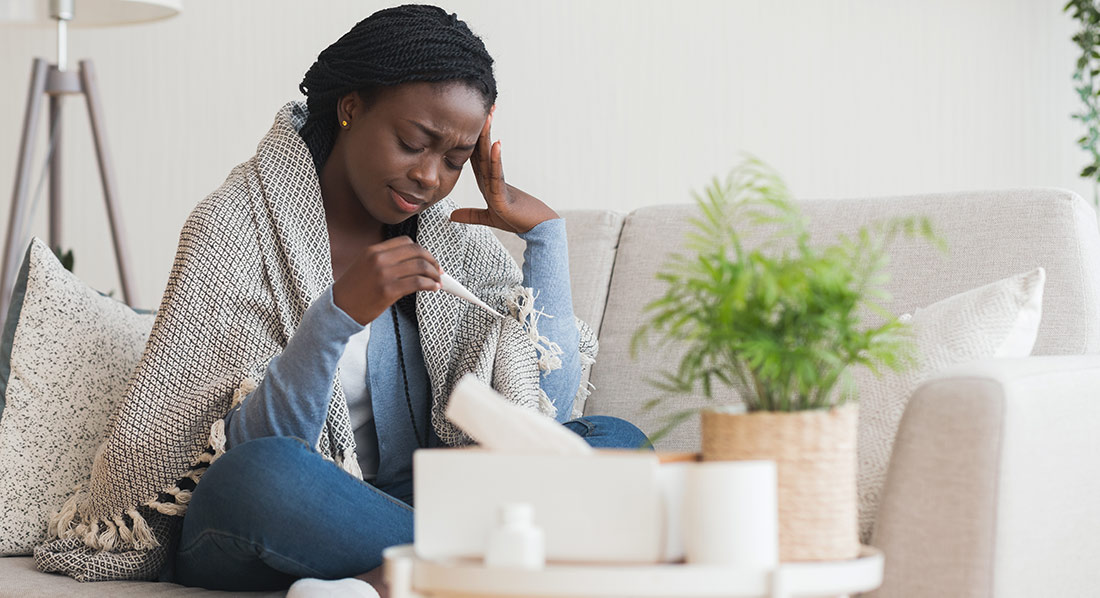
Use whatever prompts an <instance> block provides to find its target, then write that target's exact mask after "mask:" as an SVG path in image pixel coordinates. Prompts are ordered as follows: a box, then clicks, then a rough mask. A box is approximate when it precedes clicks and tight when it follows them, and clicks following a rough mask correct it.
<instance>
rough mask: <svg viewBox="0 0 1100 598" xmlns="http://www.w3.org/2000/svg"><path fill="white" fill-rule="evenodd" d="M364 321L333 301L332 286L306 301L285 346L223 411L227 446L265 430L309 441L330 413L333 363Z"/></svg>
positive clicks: (314, 438) (273, 433) (262, 433)
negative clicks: (234, 404) (259, 378)
mask: <svg viewBox="0 0 1100 598" xmlns="http://www.w3.org/2000/svg"><path fill="white" fill-rule="evenodd" d="M361 330H363V326H362V325H361V324H359V323H358V322H356V321H355V320H354V319H352V317H351V316H349V315H347V314H346V313H344V310H342V309H340V308H339V307H337V306H336V304H335V303H333V301H332V287H331V286H329V288H328V289H327V290H326V291H325V292H324V293H323V294H321V296H320V297H318V298H317V300H316V301H314V302H313V304H312V305H310V306H309V309H307V310H306V312H305V314H304V315H303V316H302V323H301V324H300V325H299V326H298V330H297V331H295V333H294V336H292V337H291V338H290V341H289V342H288V343H287V345H286V348H285V349H283V352H282V353H280V354H279V355H276V356H275V357H273V358H272V359H271V362H270V363H269V364H268V366H267V373H266V374H264V379H263V380H262V381H260V384H259V386H257V388H256V390H254V391H252V392H251V393H250V394H249V395H248V396H247V397H245V399H244V401H243V402H241V404H240V405H238V406H237V407H236V408H234V409H232V410H230V412H229V414H228V415H226V416H225V431H226V432H225V435H226V448H227V449H228V448H231V447H233V446H235V445H238V444H241V443H244V442H247V441H249V440H252V439H254V438H262V437H265V436H295V437H298V438H301V439H303V440H305V441H306V442H308V443H310V444H313V443H314V442H316V441H317V439H318V438H320V436H321V429H322V428H323V427H324V424H325V418H326V417H328V405H329V398H330V397H331V395H332V380H333V378H334V377H335V376H336V367H337V365H338V364H339V363H340V357H341V356H342V355H343V354H344V349H345V347H347V344H348V339H349V338H351V336H352V335H354V334H355V333H357V332H360V331H361Z"/></svg>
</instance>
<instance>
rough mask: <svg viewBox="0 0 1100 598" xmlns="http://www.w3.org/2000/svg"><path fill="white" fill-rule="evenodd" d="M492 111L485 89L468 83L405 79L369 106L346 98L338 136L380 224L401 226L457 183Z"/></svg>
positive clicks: (355, 187)
mask: <svg viewBox="0 0 1100 598" xmlns="http://www.w3.org/2000/svg"><path fill="white" fill-rule="evenodd" d="M487 116H488V113H487V112H486V111H485V103H484V100H483V98H482V97H481V95H480V94H479V93H478V92H476V91H474V90H473V89H472V88H471V87H469V86H468V85H466V84H464V83H460V82H446V83H420V82H418V83H403V84H401V85H396V86H394V87H388V88H384V89H382V90H381V91H380V92H379V93H378V94H377V96H376V97H375V99H374V101H373V102H372V103H371V104H370V106H367V105H366V104H365V103H364V102H363V100H362V98H361V97H359V94H357V93H352V94H348V95H347V96H345V97H344V98H343V99H341V100H340V102H339V103H338V105H337V117H338V118H339V119H340V120H346V121H347V122H348V126H347V127H346V128H341V130H340V137H339V139H338V141H337V143H338V144H342V145H343V147H342V148H341V152H339V153H337V152H334V155H336V156H337V158H338V159H342V160H343V164H342V166H343V169H344V172H346V173H347V179H348V184H349V185H350V187H351V190H352V192H353V193H354V194H355V196H356V198H358V200H359V202H360V203H361V204H362V205H363V207H364V208H365V209H366V210H367V212H368V213H369V214H370V215H371V216H372V217H373V218H374V219H375V220H377V221H378V222H382V223H385V224H397V223H399V222H401V221H403V220H405V219H407V218H409V217H410V216H412V215H413V214H416V213H419V212H423V211H424V210H426V209H427V208H428V207H430V206H431V205H433V204H434V203H436V202H437V201H439V200H441V199H443V198H444V197H446V196H447V194H449V193H450V192H451V189H454V186H455V183H457V182H458V175H459V174H461V172H462V167H463V164H465V163H466V160H468V159H469V158H470V154H472V153H473V151H474V145H475V144H476V143H477V138H478V135H479V134H480V133H481V129H482V126H483V125H484V124H485V119H486V117H487Z"/></svg>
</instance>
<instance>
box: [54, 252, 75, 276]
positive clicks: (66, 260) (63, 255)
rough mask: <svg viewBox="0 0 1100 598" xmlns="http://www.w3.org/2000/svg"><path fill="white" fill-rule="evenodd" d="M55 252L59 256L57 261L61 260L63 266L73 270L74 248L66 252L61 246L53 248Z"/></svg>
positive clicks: (70, 270)
mask: <svg viewBox="0 0 1100 598" xmlns="http://www.w3.org/2000/svg"><path fill="white" fill-rule="evenodd" d="M53 254H54V255H55V256H57V261H59V262H61V266H62V267H63V268H65V269H66V270H68V271H69V272H72V271H73V262H74V259H73V250H72V249H70V250H68V251H66V252H62V251H61V248H60V247H54V248H53Z"/></svg>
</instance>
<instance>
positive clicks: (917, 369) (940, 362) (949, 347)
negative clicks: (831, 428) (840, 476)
mask: <svg viewBox="0 0 1100 598" xmlns="http://www.w3.org/2000/svg"><path fill="white" fill-rule="evenodd" d="M1045 280H1046V274H1045V272H1044V271H1043V269H1042V268H1037V269H1035V270H1032V271H1031V272H1026V273H1023V274H1018V275H1016V276H1012V277H1010V278H1006V279H1004V280H1001V281H998V282H994V283H992V284H989V285H986V286H983V287H980V288H977V289H973V290H970V291H967V292H965V293H960V294H958V295H954V296H952V297H948V298H947V299H944V300H942V301H939V302H937V303H933V304H932V305H930V306H928V307H926V308H924V309H918V310H916V312H914V313H913V315H912V317H911V318H910V323H911V325H912V327H913V339H914V341H915V344H916V363H915V365H914V367H913V368H912V369H910V370H908V371H904V372H894V371H889V370H888V371H885V372H883V373H882V376H881V377H877V376H875V374H873V373H872V372H870V371H869V370H867V369H857V370H856V371H855V372H853V378H854V380H853V381H854V382H855V386H856V388H857V389H858V391H859V440H858V448H857V453H858V455H859V477H858V487H859V530H860V540H861V541H862V542H863V543H864V544H866V543H868V541H869V540H870V538H871V529H872V526H873V524H874V521H875V517H876V515H877V514H878V505H879V497H880V495H881V493H882V487H883V484H884V482H885V481H886V470H887V468H888V467H889V465H890V453H891V452H892V451H893V447H894V437H895V436H896V435H897V431H898V425H899V424H900V422H901V416H902V414H903V413H904V412H905V406H906V404H907V403H908V402H909V397H910V396H911V395H912V394H913V391H914V390H916V389H917V387H918V386H919V385H920V384H921V383H922V382H924V381H925V380H927V379H929V378H930V377H931V376H932V375H933V374H935V373H936V372H938V371H940V370H943V369H946V368H948V367H950V366H954V365H957V364H961V363H966V362H969V361H974V360H977V359H982V358H988V357H1026V356H1027V355H1030V354H1031V349H1032V347H1033V346H1034V345H1035V338H1036V336H1038V333H1039V319H1040V317H1041V315H1042V300H1043V283H1044V282H1045ZM903 318H905V316H903Z"/></svg>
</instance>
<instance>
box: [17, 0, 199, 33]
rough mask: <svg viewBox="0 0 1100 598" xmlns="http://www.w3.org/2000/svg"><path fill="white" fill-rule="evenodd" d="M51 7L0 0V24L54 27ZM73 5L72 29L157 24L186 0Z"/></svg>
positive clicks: (102, 0)
mask: <svg viewBox="0 0 1100 598" xmlns="http://www.w3.org/2000/svg"><path fill="white" fill-rule="evenodd" d="M55 1H56V0H55ZM50 4H51V2H50V0H0V21H10V22H14V23H26V24H35V23H40V24H53V23H54V22H55V20H54V18H53V17H51V16H50ZM62 4H65V2H62ZM72 4H73V8H74V10H73V18H72V19H71V20H70V21H69V24H70V25H71V26H73V27H100V26H104V25H124V24H128V23H142V22H145V21H157V20H160V19H167V18H168V17H174V16H176V14H178V13H179V12H180V10H182V9H183V6H182V5H183V0H75V2H72Z"/></svg>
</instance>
